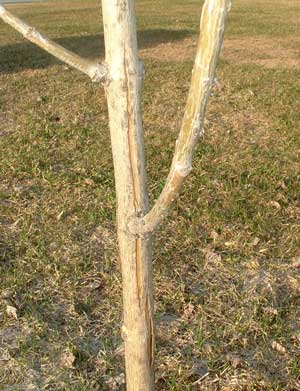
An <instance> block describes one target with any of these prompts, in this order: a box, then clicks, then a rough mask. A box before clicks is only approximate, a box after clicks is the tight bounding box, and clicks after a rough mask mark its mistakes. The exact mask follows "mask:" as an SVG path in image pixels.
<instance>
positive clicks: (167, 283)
mask: <svg viewBox="0 0 300 391" xmlns="http://www.w3.org/2000/svg"><path fill="white" fill-rule="evenodd" d="M59 4H60V11H59V12H58V13H56V12H54V10H53V8H51V7H50V8H49V4H48V3H46V2H45V3H43V4H42V5H40V6H38V5H36V6H35V8H34V11H32V12H31V13H30V12H28V8H26V6H24V5H19V6H18V8H16V9H17V12H18V13H19V14H20V15H21V16H24V17H26V19H27V20H29V21H31V22H32V23H33V24H34V25H36V26H37V27H39V28H41V29H42V30H43V31H48V33H49V35H51V36H52V37H54V38H56V39H58V40H59V41H60V42H63V43H64V44H66V45H67V46H68V47H71V48H73V49H74V48H77V49H78V51H79V52H81V53H83V54H84V55H87V56H95V51H96V50H98V51H97V54H96V55H97V56H103V41H102V39H103V37H102V35H101V29H100V28H99V23H98V22H99V21H100V19H101V18H100V16H101V15H100V11H99V18H98V17H96V10H98V6H97V4H96V2H95V1H94V0H91V1H88V2H86V1H85V2H84V3H83V2H82V1H81V0H76V1H72V2H71V1H63V2H60V3H59ZM137 6H138V7H137V8H138V15H139V29H140V36H139V37H140V45H141V48H142V50H141V52H142V56H143V58H144V59H145V62H146V69H147V76H146V79H145V88H144V101H143V105H144V123H145V130H146V142H147V154H148V171H149V182H150V190H151V198H152V199H153V198H155V197H156V196H157V195H158V193H159V191H160V190H161V188H162V186H163V181H164V179H163V178H165V176H166V174H167V171H168V168H169V164H170V160H171V157H172V153H173V147H174V141H175V139H176V136H177V133H178V129H179V127H180V121H181V118H182V112H183V109H184V102H185V99H186V94H187V91H188V88H189V79H190V73H191V67H192V57H193V53H194V51H195V39H196V35H195V33H196V31H197V18H198V16H197V14H199V7H198V1H196V0H189V1H186V2H181V1H179V0H178V1H177V0H176V1H175V0H172V1H167V0H157V1H153V2H152V1H151V2H149V1H146V0H143V1H142V0H141V1H140V2H139V3H138V4H137ZM297 7H298V8H299V6H298V4H297V3H296V2H294V1H281V0H280V1H279V0H278V1H276V0H274V1H273V0H272V1H271V0H268V1H267V2H261V1H255V2H254V1H251V2H250V1H248V0H239V1H237V2H235V4H234V6H233V11H232V16H231V22H230V26H229V29H228V33H227V39H226V43H225V50H224V54H223V60H222V62H221V64H220V66H219V68H218V80H219V84H218V85H216V86H215V88H214V91H213V94H212V98H211V102H210V106H209V112H208V116H207V120H206V123H205V129H206V134H205V137H204V138H203V140H202V142H201V144H200V146H199V149H198V151H197V154H196V155H197V156H196V157H195V162H194V170H193V173H192V176H191V178H190V179H189V181H188V183H187V185H186V187H185V189H184V191H183V193H182V195H181V196H180V198H179V200H178V202H177V204H176V207H175V208H174V209H173V211H172V213H171V216H170V218H169V219H168V220H167V221H166V224H165V225H164V226H163V227H162V228H161V229H160V230H159V232H158V233H157V235H156V245H155V249H154V263H153V266H154V282H155V300H156V324H157V362H156V366H157V381H156V389H157V390H160V391H163V390H164V391H166V390H170V391H184V390H186V391H191V390H195V391H196V390H199V391H255V390H260V391H298V390H300V384H299V381H300V380H299V379H300V377H299V368H300V335H299V330H300V324H299V318H300V300H299V298H300V291H299V286H300V266H299V264H300V263H299V248H300V225H299V221H300V200H299V180H300V167H299V161H300V156H299V150H300V144H299V140H300V135H299V123H300V118H299V104H300V102H299V96H300V87H299V77H300V74H299V53H298V44H299V39H298V38H297V37H298V36H299V23H298V22H297V23H298V24H297V23H296V22H295V19H296V17H297V15H298V14H297V12H296V10H297ZM283 9H284V11H285V13H283V12H282V10H283ZM97 12H98V11H97ZM263 12H266V13H267V14H268V18H266V19H263ZM45 14H46V15H47V18H45ZM287 16H288V19H287ZM97 18H98V19H97ZM262 19H263V22H264V23H261V21H262ZM296 25H298V27H297V29H296V27H295V26H296ZM170 26H171V27H172V28H171V29H170ZM256 27H257V29H256ZM0 34H1V43H0V45H1V46H0V53H1V56H0V69H1V73H0V83H1V84H0V85H1V87H0V88H1V89H0V92H1V95H0V144H1V150H2V151H3V152H4V153H2V155H1V159H0V169H1V171H0V175H1V182H0V208H1V217H0V222H1V225H0V231H1V236H0V271H1V283H0V287H1V293H0V389H1V390H3V391H17V390H22V391H25V390H26V391H27V390H36V391H39V390H45V391H46V390H47V391H48V390H53V391H88V390H90V391H92V390H93V391H96V390H99V391H105V390H106V391H107V390H109V391H110V390H122V389H124V373H123V346H122V339H121V335H120V324H121V322H122V315H121V278H120V271H119V265H118V258H117V247H116V237H115V217H114V210H115V196H114V183H113V173H112V161H111V153H110V145H109V135H108V130H107V127H108V124H107V110H106V105H105V97H104V94H103V92H102V91H101V90H99V89H98V87H97V86H94V85H91V84H90V83H89V81H88V80H86V79H85V78H84V77H83V76H81V75H79V74H77V73H76V72H75V71H74V72H73V71H71V70H69V69H66V68H65V67H64V66H62V65H60V64H57V63H56V62H55V61H53V60H51V59H50V58H48V57H47V56H45V55H44V54H41V53H40V52H39V51H38V50H36V49H33V48H32V47H31V46H30V45H27V44H25V43H23V41H22V39H21V38H20V37H18V36H17V35H16V34H14V33H11V31H10V30H9V29H8V28H6V27H4V26H3V25H1V26H0ZM294 65H296V66H294Z"/></svg>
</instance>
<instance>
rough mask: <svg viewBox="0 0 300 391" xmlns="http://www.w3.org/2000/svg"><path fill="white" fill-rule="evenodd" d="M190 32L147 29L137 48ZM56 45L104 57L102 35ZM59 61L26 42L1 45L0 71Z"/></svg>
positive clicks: (166, 40) (89, 55)
mask: <svg viewBox="0 0 300 391" xmlns="http://www.w3.org/2000/svg"><path fill="white" fill-rule="evenodd" d="M189 35H192V32H191V31H189V30H164V29H159V30H147V31H140V32H139V33H138V41H139V47H140V48H148V47H153V46H156V45H159V44H161V43H167V42H175V41H179V40H181V39H183V38H185V37H187V36H189ZM55 41H56V42H57V43H58V44H60V45H62V46H64V47H66V48H67V49H69V50H72V51H74V52H76V53H78V54H79V55H81V56H83V57H87V58H89V57H90V58H95V57H100V58H101V57H104V51H105V50H104V38H103V34H96V35H87V36H74V37H64V38H60V39H57V40H55ZM58 63H59V61H58V60H57V59H56V58H54V57H53V56H51V55H50V54H48V53H46V52H45V51H43V50H42V49H40V48H38V47H37V46H35V45H34V44H31V43H30V42H28V41H24V42H22V43H16V44H12V45H5V46H0V72H1V73H14V72H20V71H23V70H26V69H41V68H45V67H48V66H51V65H54V64H58Z"/></svg>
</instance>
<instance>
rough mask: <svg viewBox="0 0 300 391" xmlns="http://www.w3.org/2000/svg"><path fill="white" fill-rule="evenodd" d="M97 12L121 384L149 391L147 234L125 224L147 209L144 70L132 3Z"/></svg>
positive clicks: (125, 0)
mask: <svg viewBox="0 0 300 391" xmlns="http://www.w3.org/2000/svg"><path fill="white" fill-rule="evenodd" d="M102 12H103V20H104V36H105V46H106V58H105V61H106V66H107V73H108V77H107V82H106V86H105V88H106V93H107V100H108V109H109V122H110V132H111V141H112V150H113V160H114V170H115V181H116V194H117V231H118V242H119V250H120V260H121V268H122V281H123V306H124V307H123V309H124V324H123V327H122V334H123V338H124V343H125V364H126V385H127V390H128V391H152V390H153V357H154V354H153V349H154V333H153V320H152V316H153V298H152V282H151V281H152V272H151V242H152V234H151V233H148V234H145V235H135V234H133V233H132V232H131V231H130V230H129V223H130V222H131V221H133V220H134V221H135V220H136V219H137V218H139V217H141V216H144V215H145V214H146V213H147V212H148V207H149V206H148V191H147V184H146V182H147V180H146V169H145V154H144V140H143V129H142V111H141V89H142V82H143V75H144V70H143V64H142V62H141V61H139V59H138V49H137V38H136V22H135V16H134V15H135V13H134V1H133V0H102Z"/></svg>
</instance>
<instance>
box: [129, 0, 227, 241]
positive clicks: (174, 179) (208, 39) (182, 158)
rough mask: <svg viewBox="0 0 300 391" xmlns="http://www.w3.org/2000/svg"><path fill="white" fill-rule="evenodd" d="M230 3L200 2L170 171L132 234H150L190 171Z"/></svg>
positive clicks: (134, 224)
mask: <svg viewBox="0 0 300 391" xmlns="http://www.w3.org/2000/svg"><path fill="white" fill-rule="evenodd" d="M230 6H231V0H206V1H205V3H204V5H203V9H202V15H201V22H200V38H199V41H198V48H197V54H196V60H195V65H194V69H193V75H192V82H191V87H190V91H189V95H188V98H187V104H186V108H185V113H184V117H183V122H182V127H181V130H180V134H179V138H178V140H177V142H176V149H175V154H174V157H173V161H172V164H171V168H170V172H169V175H168V177H167V180H166V184H165V186H164V188H163V190H162V192H161V194H160V196H159V198H158V199H157V200H156V202H155V204H154V206H153V208H152V209H151V210H150V212H149V213H147V214H146V215H145V216H144V217H143V218H140V219H136V220H135V221H132V222H131V223H130V224H129V229H130V230H131V232H133V233H135V234H145V233H149V232H152V231H154V230H155V229H156V228H157V227H158V225H159V224H160V223H161V221H162V220H163V218H164V217H165V216H166V215H167V214H168V212H169V209H170V207H171V205H172V203H173V202H174V200H175V198H176V196H177V195H178V194H179V191H180V189H181V187H182V185H183V183H184V181H185V179H186V177H187V176H188V174H189V173H190V172H191V170H192V157H193V152H194V150H195V148H196V146H197V145H198V142H199V139H200V136H201V135H202V133H203V122H204V117H205V113H206V107H207V103H208V99H209V96H210V91H211V87H212V85H213V82H214V77H215V71H216V66H217V62H218V60H219V57H220V52H221V49H222V45H223V38H224V30H225V24H226V19H227V15H228V12H229V10H230Z"/></svg>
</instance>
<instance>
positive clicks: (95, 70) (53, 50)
mask: <svg viewBox="0 0 300 391" xmlns="http://www.w3.org/2000/svg"><path fill="white" fill-rule="evenodd" d="M0 18H1V19H2V20H3V21H4V22H5V23H7V24H9V25H10V26H11V27H13V28H14V29H15V30H17V31H18V32H19V33H21V34H22V35H23V36H24V38H26V39H28V40H29V41H30V42H32V43H34V44H36V45H37V46H39V47H40V48H41V49H44V50H46V52H48V53H50V54H52V55H53V56H54V57H56V58H58V59H59V60H61V61H62V62H65V63H66V64H68V65H70V66H72V67H73V68H76V69H78V70H79V71H81V72H83V73H85V74H86V75H88V76H89V77H90V78H91V79H92V80H93V81H94V82H102V81H103V80H104V79H105V73H106V70H105V67H104V66H103V65H101V64H97V63H95V62H93V61H90V60H87V59H85V58H82V57H80V56H78V54H75V53H73V52H71V51H70V50H67V49H65V48H64V47H62V46H60V45H58V44H57V43H56V42H53V41H51V40H50V39H48V38H46V37H45V36H43V35H42V34H40V33H39V32H38V31H37V30H36V29H35V28H33V27H31V26H29V25H28V24H27V23H25V22H24V21H23V20H21V19H19V18H17V17H16V16H15V15H13V14H12V13H11V12H9V11H8V10H7V9H6V8H4V7H3V6H2V5H0Z"/></svg>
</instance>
